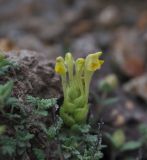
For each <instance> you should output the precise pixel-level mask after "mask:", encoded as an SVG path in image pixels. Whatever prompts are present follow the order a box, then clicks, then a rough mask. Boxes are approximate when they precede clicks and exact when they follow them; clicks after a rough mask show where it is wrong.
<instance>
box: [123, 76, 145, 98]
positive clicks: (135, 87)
mask: <svg viewBox="0 0 147 160" xmlns="http://www.w3.org/2000/svg"><path fill="white" fill-rule="evenodd" d="M123 89H124V90H125V91H126V92H128V93H129V94H131V95H135V96H139V97H141V98H143V99H144V100H146V101H147V74H145V75H143V76H141V77H138V78H135V79H132V80H131V81H129V82H128V83H126V84H125V85H124V86H123Z"/></svg>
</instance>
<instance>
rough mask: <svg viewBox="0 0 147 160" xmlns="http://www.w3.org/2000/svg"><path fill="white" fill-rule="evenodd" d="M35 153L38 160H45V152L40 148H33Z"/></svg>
mask: <svg viewBox="0 0 147 160" xmlns="http://www.w3.org/2000/svg"><path fill="white" fill-rule="evenodd" d="M33 152H34V154H35V156H36V160H45V154H44V151H43V150H41V149H39V148H33Z"/></svg>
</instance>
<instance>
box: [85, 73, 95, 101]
mask: <svg viewBox="0 0 147 160" xmlns="http://www.w3.org/2000/svg"><path fill="white" fill-rule="evenodd" d="M92 75H93V72H90V71H87V70H85V77H84V81H85V95H86V99H87V103H88V96H89V86H90V82H91V78H92Z"/></svg>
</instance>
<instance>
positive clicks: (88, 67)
mask: <svg viewBox="0 0 147 160" xmlns="http://www.w3.org/2000/svg"><path fill="white" fill-rule="evenodd" d="M101 54H102V52H97V53H93V54H89V55H88V56H87V57H86V58H85V59H84V58H78V59H77V60H74V58H73V57H72V54H71V53H67V54H66V55H65V58H63V57H61V56H60V57H57V59H56V65H55V71H56V73H58V74H59V75H60V76H61V80H62V87H63V94H64V102H63V105H62V106H61V108H60V116H61V118H62V119H63V121H64V124H65V125H66V126H68V127H71V128H72V127H74V126H75V125H77V124H78V125H81V124H84V123H86V119H87V114H88V111H89V106H88V96H89V86H90V82H91V78H92V76H93V74H94V72H95V71H96V70H98V69H100V68H101V66H102V64H103V63H104V61H103V60H100V59H99V57H100V56H101Z"/></svg>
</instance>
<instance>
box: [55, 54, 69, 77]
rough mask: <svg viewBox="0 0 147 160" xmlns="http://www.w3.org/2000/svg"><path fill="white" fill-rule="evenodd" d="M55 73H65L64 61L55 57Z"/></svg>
mask: <svg viewBox="0 0 147 160" xmlns="http://www.w3.org/2000/svg"><path fill="white" fill-rule="evenodd" d="M55 71H56V73H58V74H60V75H63V74H65V73H66V71H67V70H66V67H65V64H64V59H63V58H62V57H57V59H56V65H55Z"/></svg>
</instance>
